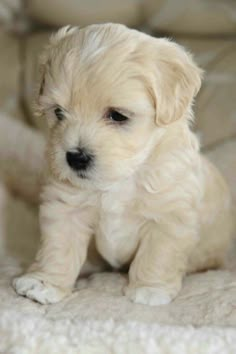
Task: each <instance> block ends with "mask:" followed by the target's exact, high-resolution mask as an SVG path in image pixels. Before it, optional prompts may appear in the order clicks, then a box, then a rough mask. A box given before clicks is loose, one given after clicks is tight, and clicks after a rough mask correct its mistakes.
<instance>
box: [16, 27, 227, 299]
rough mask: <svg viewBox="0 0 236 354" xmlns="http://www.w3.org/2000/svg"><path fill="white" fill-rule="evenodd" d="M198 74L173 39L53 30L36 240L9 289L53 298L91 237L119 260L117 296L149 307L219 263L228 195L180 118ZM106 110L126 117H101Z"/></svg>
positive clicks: (44, 90) (79, 263)
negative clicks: (121, 275) (78, 163)
mask: <svg viewBox="0 0 236 354" xmlns="http://www.w3.org/2000/svg"><path fill="white" fill-rule="evenodd" d="M200 84H201V70H200V69H199V68H198V67H197V66H196V64H195V63H194V61H193V59H192V58H191V56H190V54H188V53H186V51H185V50H184V49H183V48H182V47H180V46H179V45H177V44H175V43H173V42H171V41H169V40H167V39H156V38H153V37H150V36H148V35H146V34H143V33H140V32H138V31H135V30H131V29H128V28H126V27H125V26H122V25H115V24H104V25H92V26H89V27H86V28H83V29H78V28H70V27H65V28H63V29H61V30H60V31H59V32H58V33H57V34H56V35H55V36H54V37H53V38H52V39H51V42H50V44H49V46H48V48H47V50H46V51H45V53H44V56H43V58H42V65H41V81H40V85H39V94H38V102H37V111H38V113H39V114H40V115H41V119H47V120H48V125H49V128H50V129H49V138H48V149H47V154H46V155H47V158H48V169H49V172H48V183H47V185H46V186H45V187H44V190H43V193H42V204H41V210H40V224H41V232H42V244H41V247H40V250H39V251H38V253H37V256H36V260H35V262H34V264H33V265H32V266H31V267H30V268H29V269H28V271H27V273H26V274H25V275H23V276H21V277H19V278H16V279H15V280H14V287H15V289H16V291H17V292H18V293H19V294H21V295H25V296H27V297H29V298H31V299H33V300H36V301H39V302H41V303H53V302H56V301H59V300H61V299H62V298H63V297H64V296H66V295H67V294H69V293H70V292H71V291H72V289H73V285H74V283H75V280H76V278H77V277H78V274H80V273H81V271H83V269H82V267H83V266H84V264H85V265H86V259H87V258H88V249H89V248H90V249H91V247H90V246H91V245H93V244H94V243H95V244H96V249H97V250H98V252H99V254H100V255H101V256H102V257H103V259H105V260H106V261H107V262H108V263H109V264H110V265H111V266H112V267H114V268H117V269H119V268H121V267H124V266H127V265H128V266H129V285H128V287H127V288H126V289H124V292H125V294H126V295H127V296H128V297H129V298H130V299H131V300H133V301H135V302H138V303H143V304H149V305H160V304H166V303H168V302H170V301H171V300H172V299H173V298H174V297H175V296H176V295H177V294H178V292H179V290H180V288H181V283H182V279H183V277H184V275H185V274H186V273H188V272H193V271H197V270H202V269H206V268H209V267H216V266H219V265H220V264H221V263H222V262H223V260H224V257H225V254H226V252H227V250H228V247H229V244H230V235H231V215H230V195H229V192H228V188H227V186H226V184H225V182H224V180H223V179H222V177H221V176H220V175H219V173H218V171H217V170H216V169H215V168H214V167H213V166H212V165H211V164H210V163H209V162H208V161H207V160H206V159H205V158H204V157H203V156H201V154H200V152H199V143H198V140H197V138H196V136H195V135H194V134H193V133H192V132H191V130H190V127H189V125H190V122H191V120H192V110H191V104H192V101H193V98H194V96H195V95H196V94H197V92H198V90H199V88H200ZM58 105H59V106H60V107H63V109H64V112H65V113H64V114H65V117H64V119H63V120H62V121H58V120H57V118H56V116H55V114H54V110H55V108H56V107H57V106H58ZM110 108H113V109H116V110H118V111H119V112H121V113H122V114H125V115H126V116H128V118H129V119H128V121H127V122H125V123H124V124H122V125H121V124H117V123H116V122H114V121H111V120H110V119H109V118H108V117H107V112H108V111H109V109H110ZM78 146H83V147H85V148H86V149H88V150H89V151H90V152H91V153H92V154H93V155H94V156H95V160H94V164H93V166H92V168H91V169H89V170H88V171H86V175H85V176H83V178H82V177H81V176H78V175H77V173H75V172H74V171H73V170H72V169H71V168H70V167H69V165H68V164H67V162H66V158H65V155H66V152H67V151H69V150H73V149H75V148H77V147H78ZM93 248H94V249H95V247H93ZM90 253H92V259H94V253H95V251H94V250H93V252H90ZM103 267H104V262H102V261H101V263H100V262H99V260H98V262H96V265H95V266H94V265H92V267H91V263H90V264H89V266H88V264H87V270H88V269H90V270H99V269H103ZM81 269H82V270H81ZM84 269H85V268H84Z"/></svg>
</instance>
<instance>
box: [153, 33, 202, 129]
mask: <svg viewBox="0 0 236 354" xmlns="http://www.w3.org/2000/svg"><path fill="white" fill-rule="evenodd" d="M154 41H156V43H155V44H156V48H155V51H156V53H155V54H154V55H153V59H154V60H155V63H153V74H154V75H152V92H153V96H154V97H153V98H154V103H155V109H156V123H157V125H160V126H163V125H167V124H170V123H172V122H175V121H176V120H178V119H180V118H182V117H184V116H186V115H185V113H186V112H187V111H189V109H190V108H191V103H192V101H193V98H194V97H195V96H196V94H197V93H198V91H199V89H200V86H201V77H202V70H201V69H199V68H198V67H197V65H196V64H195V63H194V61H193V59H192V57H191V55H190V54H189V53H187V52H186V51H185V50H184V48H182V47H181V46H179V45H177V44H175V43H172V42H171V41H169V40H167V39H154Z"/></svg>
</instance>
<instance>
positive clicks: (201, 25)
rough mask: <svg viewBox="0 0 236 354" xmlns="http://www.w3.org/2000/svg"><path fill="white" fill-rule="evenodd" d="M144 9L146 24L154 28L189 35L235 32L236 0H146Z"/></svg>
mask: <svg viewBox="0 0 236 354" xmlns="http://www.w3.org/2000/svg"><path fill="white" fill-rule="evenodd" d="M145 9H146V16H147V21H148V24H149V26H150V27H151V28H152V29H153V30H155V31H162V32H167V33H174V34H177V33H186V34H188V35H189V34H208V35H212V34H214V35H215V34H218V35H222V34H232V33H234V34H235V33H236V2H235V1H232V0H224V1H219V0H197V1H196V0H178V1H176V0H168V1H164V0H157V1H155V0H147V2H146V5H145ZM150 9H151V11H150Z"/></svg>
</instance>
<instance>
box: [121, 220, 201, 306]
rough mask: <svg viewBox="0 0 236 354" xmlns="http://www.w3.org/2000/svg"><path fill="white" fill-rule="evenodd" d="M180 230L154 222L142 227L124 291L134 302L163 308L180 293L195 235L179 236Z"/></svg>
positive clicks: (194, 242)
mask: <svg viewBox="0 0 236 354" xmlns="http://www.w3.org/2000/svg"><path fill="white" fill-rule="evenodd" d="M175 229H176V233H174V230H175ZM177 229H178V228H175V227H173V228H171V227H168V226H167V227H163V226H162V227H157V225H155V223H149V224H148V225H145V227H144V228H143V230H142V233H143V235H142V236H143V237H142V239H141V243H140V246H139V249H138V251H137V254H136V256H135V258H134V261H133V262H132V264H131V266H130V270H129V285H128V286H127V288H126V289H125V294H126V295H127V296H128V297H129V298H130V299H131V300H132V301H134V302H136V303H141V304H147V305H151V306H156V305H163V304H167V303H169V302H170V301H171V300H172V299H173V298H175V296H176V295H177V294H178V292H179V291H180V289H181V285H182V278H183V276H184V274H185V273H186V267H187V262H188V257H189V255H190V253H191V251H192V250H193V247H194V245H195V244H196V236H195V235H193V234H192V235H191V234H188V233H187V234H186V235H185V233H183V234H180V233H179V234H178V233H177Z"/></svg>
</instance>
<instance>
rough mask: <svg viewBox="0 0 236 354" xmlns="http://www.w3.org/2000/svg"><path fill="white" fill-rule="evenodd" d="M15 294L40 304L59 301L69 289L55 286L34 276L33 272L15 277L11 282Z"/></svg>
mask: <svg viewBox="0 0 236 354" xmlns="http://www.w3.org/2000/svg"><path fill="white" fill-rule="evenodd" d="M12 285H13V287H14V288H15V290H16V292H17V294H19V295H22V296H26V297H28V298H29V299H31V300H34V301H37V302H39V303H40V304H43V305H46V304H53V303H56V302H59V301H61V300H62V299H63V298H64V297H65V296H66V295H68V293H69V291H68V290H64V289H61V288H59V287H56V286H54V285H52V284H50V283H48V282H47V281H44V280H40V279H38V278H37V277H35V278H34V274H33V273H31V274H25V275H22V276H21V277H18V278H15V279H14V280H13V283H12Z"/></svg>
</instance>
